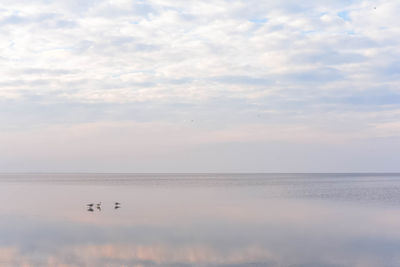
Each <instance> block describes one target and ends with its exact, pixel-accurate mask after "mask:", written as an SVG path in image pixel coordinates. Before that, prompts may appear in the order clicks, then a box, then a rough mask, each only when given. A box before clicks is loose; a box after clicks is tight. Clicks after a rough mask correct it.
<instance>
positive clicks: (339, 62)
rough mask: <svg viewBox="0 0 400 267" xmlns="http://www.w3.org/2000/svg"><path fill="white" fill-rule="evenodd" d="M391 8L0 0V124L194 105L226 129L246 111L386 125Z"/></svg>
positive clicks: (174, 114)
mask: <svg viewBox="0 0 400 267" xmlns="http://www.w3.org/2000/svg"><path fill="white" fill-rule="evenodd" d="M399 12H400V4H399V3H398V1H394V0H382V1H374V2H372V1H351V2H348V1H328V0H327V1H319V2H318V3H315V1H303V2H301V3H300V2H298V1H289V0H288V1H279V2H277V1H261V2H260V1H240V0H236V1H223V0H220V1H170V0H148V1H128V0H121V1H120V0H118V1H100V0H99V1H94V0H93V1H84V2H82V1H61V0H60V1H52V2H48V1H3V4H2V5H1V6H0V26H1V28H0V36H1V38H0V48H1V50H0V51H1V52H0V70H1V74H0V101H1V102H0V104H1V107H0V111H1V113H0V121H1V123H2V125H1V126H0V128H1V129H3V130H6V131H11V130H10V129H18V128H19V129H28V128H32V127H35V125H41V126H42V127H52V126H53V125H55V124H56V125H58V124H64V123H68V124H79V123H88V122H90V123H93V122H97V123H101V122H102V121H107V120H116V121H119V120H131V121H137V122H138V121H146V122H155V121H163V122H165V123H172V124H174V123H177V124H179V122H180V121H182V120H187V119H189V120H190V118H196V120H197V119H200V120H201V121H203V122H207V123H203V124H202V125H207V127H205V126H204V130H207V129H208V130H209V129H212V130H217V131H219V130H220V129H221V128H224V127H225V128H224V129H223V130H224V131H230V130H231V129H236V130H235V132H232V133H230V134H231V135H233V136H236V135H240V136H242V135H246V133H240V130H238V129H246V125H248V124H249V123H250V124H253V125H254V124H256V125H258V126H257V127H264V128H267V129H268V128H273V127H275V125H279V127H281V128H283V129H286V130H287V131H290V129H292V128H293V127H297V126H298V125H301V127H302V128H304V129H307V130H306V132H307V134H306V135H307V136H320V135H321V134H322V135H323V136H328V135H329V136H332V135H333V136H336V137H333V139H335V138H336V139H337V140H336V141H339V140H342V139H343V137H342V135H341V134H338V133H339V132H344V133H348V132H349V131H351V129H352V127H350V126H349V125H358V126H359V129H360V133H359V134H357V135H355V136H367V137H369V138H375V137H378V136H382V135H384V136H389V135H390V136H393V135H395V136H398V134H397V132H396V131H392V130H387V131H388V132H387V133H386V134H385V133H383V132H384V131H385V129H387V127H380V128H379V126H378V128H379V129H380V132H379V134H378V133H377V132H376V131H374V130H373V129H374V128H375V125H379V124H381V123H385V125H391V124H390V123H395V122H396V120H397V118H396V116H393V114H394V113H393V112H395V110H398V109H399V105H398V103H399V101H400V92H399V89H398V84H399V79H400V76H399V74H398V73H400V61H399V60H398V58H400V57H399V56H400V44H399V40H400V38H399V37H400V36H399V35H400V25H399V22H398V18H397V14H398V13H399ZM77 107H79V108H77ZM44 110H45V111H44ZM46 110H47V111H46ZM68 110H71V112H72V113H71V114H75V115H76V116H71V115H70V114H69V113H68ZM49 111H50V112H49ZM133 111H134V112H133ZM370 112H373V113H374V114H379V116H377V117H379V119H377V117H370V116H369V115H368V114H370ZM77 114H79V115H77ZM94 114H96V115H94ZM264 114H269V115H268V116H267V118H268V119H266V116H265V115H264ZM272 114H273V115H272ZM363 116H364V117H366V118H367V119H365V120H359V119H358V118H359V117H363ZM259 117H261V119H259ZM344 117H345V118H346V119H343V118H344ZM321 118H323V119H321ZM278 120H279V123H278V124H277V123H276V121H278ZM324 121H328V122H329V125H330V127H329V129H330V130H326V131H325V132H323V133H321V132H320V130H316V129H326V122H324ZM343 121H346V123H343ZM294 122H296V123H295V124H293V123H294ZM201 127H203V126H201ZM208 134H210V135H212V132H208ZM269 136H270V135H269ZM279 136H280V135H279V133H277V136H275V137H271V138H272V139H274V138H275V139H276V138H277V137H279ZM349 137H354V135H348V138H345V139H350V138H349ZM354 138H356V137H354ZM331 139H332V138H329V140H331ZM255 140H258V139H257V138H256V139H255ZM327 142H328V141H327ZM329 142H331V141H329Z"/></svg>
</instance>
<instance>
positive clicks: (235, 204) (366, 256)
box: [0, 177, 400, 266]
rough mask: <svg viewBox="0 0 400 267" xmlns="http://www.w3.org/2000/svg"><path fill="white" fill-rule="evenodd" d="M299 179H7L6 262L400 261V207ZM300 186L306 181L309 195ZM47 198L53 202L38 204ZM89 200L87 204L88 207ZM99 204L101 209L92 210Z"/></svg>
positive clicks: (1, 241)
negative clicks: (329, 192)
mask: <svg viewBox="0 0 400 267" xmlns="http://www.w3.org/2000/svg"><path fill="white" fill-rule="evenodd" d="M257 179H259V178H257ZM265 179H268V177H266V178H265ZM313 179H314V178H313ZM323 179H325V180H323V183H326V182H331V183H335V178H329V179H330V181H328V180H327V178H323ZM357 179H358V180H357V182H354V180H353V181H348V183H349V187H353V188H356V189H355V190H354V191H355V192H357V191H358V190H359V188H366V187H368V186H367V185H368V184H370V185H374V186H376V184H377V183H376V182H375V181H371V180H372V178H371V177H369V178H368V179H366V180H365V181H363V180H362V178H360V177H357ZM376 179H377V180H380V181H382V183H381V186H380V188H379V189H378V191H379V192H384V191H385V190H384V188H383V187H384V186H388V187H390V188H392V187H393V186H394V187H397V186H399V185H400V184H399V183H400V181H398V180H396V179H393V177H391V178H390V182H389V181H388V180H385V178H382V177H377V178H376ZM367 181H368V182H367ZM336 182H337V181H336ZM163 183H165V181H163ZM241 183H243V181H241ZM249 183H254V181H251V182H249ZM297 183H298V186H296V185H293V184H288V183H286V181H282V183H281V184H279V182H277V181H276V180H275V181H274V185H273V186H271V185H268V181H264V182H263V184H261V185H260V184H259V185H254V184H253V185H252V186H237V185H234V186H226V187H221V186H210V185H209V186H199V185H194V186H187V184H185V185H184V186H179V185H177V184H176V182H175V181H174V182H173V185H169V186H166V185H160V186H153V185H148V186H146V185H145V184H141V185H135V184H131V185H129V186H127V185H126V184H124V185H121V186H119V185H117V186H115V185H114V186H110V185H109V184H103V185H99V184H98V185H96V186H94V187H93V186H92V185H87V184H80V183H76V184H69V185H65V184H57V183H51V182H46V183H26V182H23V183H11V184H10V183H4V182H3V183H1V187H0V201H1V202H0V203H7V201H9V203H10V202H11V201H12V203H15V205H13V207H10V206H0V237H1V238H0V266H24V265H26V266H399V265H400V256H399V253H398V251H399V250H400V228H399V225H400V209H399V208H398V207H397V206H395V205H392V203H394V202H385V201H381V202H376V201H375V200H374V201H370V202H366V201H365V199H364V200H362V201H355V198H353V197H348V198H342V199H340V200H338V199H337V198H333V197H332V198H327V197H321V198H316V197H315V196H317V195H318V194H319V193H321V192H325V187H324V190H322V191H321V190H320V189H318V188H321V185H318V183H310V184H308V185H306V184H304V183H303V184H301V183H300V182H297ZM340 183H341V184H343V181H341V182H340ZM357 184H358V186H357ZM300 188H305V189H306V190H304V191H305V193H304V195H303V196H302V197H300V194H299V193H298V192H300ZM312 188H314V189H312ZM332 188H333V190H338V189H337V188H339V187H338V186H333V187H332ZM343 188H345V187H343ZM372 188H373V186H371V187H368V190H372ZM313 190H314V191H313ZM318 190H320V191H321V192H318ZM343 190H347V192H349V190H348V188H346V189H343ZM294 191H295V192H297V194H292V192H294ZM389 191H390V190H389ZM308 192H312V193H313V197H307V194H308ZM71 195H73V196H74V199H72V200H71V198H70V196H71ZM335 195H343V193H342V192H338V191H336V192H335ZM399 197H400V196H399ZM49 198H50V199H51V200H52V201H51V203H53V204H51V205H50V206H48V207H47V209H44V208H41V207H42V204H44V203H46V202H49V201H48V199H49ZM27 199H29V201H27ZM93 199H102V202H101V203H100V202H99V203H96V204H95V203H91V200H93ZM115 199H118V200H121V203H123V204H124V209H120V207H121V203H120V202H115ZM380 199H384V197H383V196H381V198H380ZM6 200H7V201H6ZM82 203H89V205H86V207H87V211H89V212H86V211H85V210H82V205H85V204H82ZM102 203H104V204H102ZM90 204H92V205H90ZM97 204H100V205H99V207H100V209H102V211H101V212H97V213H96V216H93V215H94V214H91V213H92V212H94V211H97V206H98V205H97ZM60 207H61V208H60ZM77 207H78V208H77ZM79 207H81V208H79ZM90 209H91V210H90ZM117 209H119V210H118V212H115V210H117ZM89 213H90V214H89Z"/></svg>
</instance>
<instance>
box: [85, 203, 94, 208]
mask: <svg viewBox="0 0 400 267" xmlns="http://www.w3.org/2000/svg"><path fill="white" fill-rule="evenodd" d="M93 205H94V204H93V203H90V204H86V206H88V207H90V208H91V207H93Z"/></svg>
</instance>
